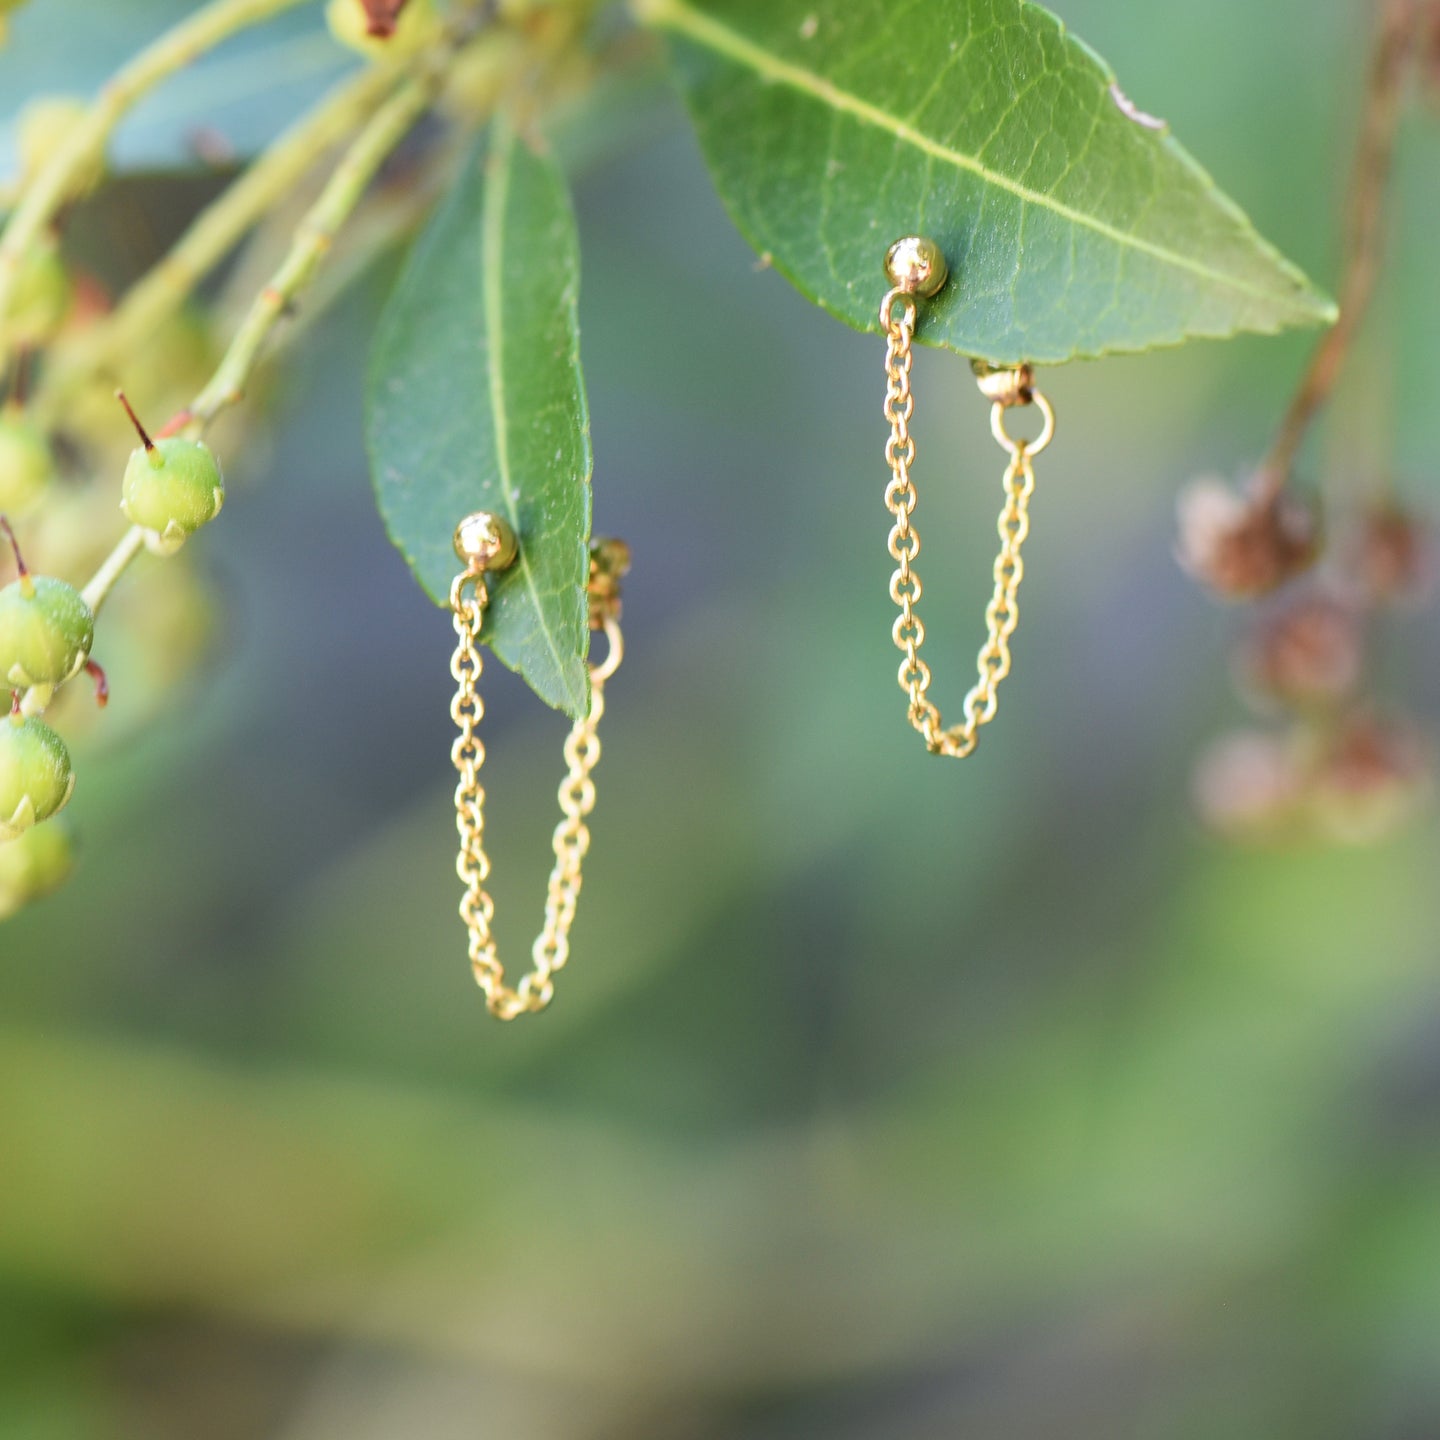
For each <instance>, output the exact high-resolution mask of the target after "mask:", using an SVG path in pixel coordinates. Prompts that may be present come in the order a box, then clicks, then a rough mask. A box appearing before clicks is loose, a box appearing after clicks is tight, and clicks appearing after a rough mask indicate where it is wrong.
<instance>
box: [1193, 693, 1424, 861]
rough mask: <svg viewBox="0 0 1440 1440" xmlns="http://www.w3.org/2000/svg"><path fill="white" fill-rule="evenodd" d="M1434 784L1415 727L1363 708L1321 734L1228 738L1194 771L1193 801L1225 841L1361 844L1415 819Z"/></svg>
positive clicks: (1245, 734) (1248, 733) (1242, 733)
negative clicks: (1302, 841)
mask: <svg viewBox="0 0 1440 1440" xmlns="http://www.w3.org/2000/svg"><path fill="white" fill-rule="evenodd" d="M1433 785H1434V769H1433V757H1432V755H1431V752H1430V749H1429V747H1428V746H1427V744H1426V742H1425V740H1424V738H1423V737H1422V736H1421V735H1420V733H1419V732H1418V731H1417V730H1416V729H1415V728H1414V727H1413V726H1412V725H1410V724H1409V723H1408V722H1407V721H1403V720H1397V719H1381V718H1379V717H1377V716H1375V715H1372V714H1368V713H1357V714H1354V715H1351V716H1348V717H1346V718H1345V719H1343V720H1342V721H1340V722H1338V723H1337V724H1335V725H1333V726H1329V727H1326V728H1324V729H1323V730H1318V731H1298V732H1294V733H1290V734H1278V735H1272V734H1266V733H1263V732H1259V731H1240V732H1236V733H1235V734H1232V735H1228V736H1225V737H1224V738H1222V739H1221V740H1219V741H1218V742H1216V744H1215V745H1214V746H1212V747H1211V749H1210V750H1209V752H1208V753H1207V754H1206V755H1205V756H1204V757H1203V758H1202V759H1201V762H1200V764H1199V765H1198V766H1197V767H1196V773H1195V801H1196V806H1197V808H1198V809H1199V811H1200V814H1201V817H1202V818H1203V819H1204V820H1205V821H1206V823H1207V824H1209V825H1210V826H1211V828H1212V829H1214V830H1216V831H1217V832H1219V833H1220V834H1222V835H1224V836H1225V837H1226V838H1228V839H1233V840H1247V841H1260V842H1272V843H1273V842H1282V841H1292V840H1303V839H1311V840H1323V841H1328V842H1332V843H1334V842H1339V843H1342V844H1348V845H1365V844H1372V843H1374V842H1376V841H1378V840H1382V839H1384V838H1385V837H1386V836H1388V835H1390V834H1392V833H1394V831H1395V830H1396V829H1398V828H1399V827H1400V826H1401V825H1403V824H1404V823H1405V822H1406V821H1408V820H1409V819H1411V817H1412V816H1413V815H1414V814H1415V813H1416V811H1417V810H1419V808H1420V807H1421V806H1422V805H1423V804H1424V803H1425V801H1426V799H1427V797H1428V795H1429V793H1430V792H1431V790H1432V789H1433Z"/></svg>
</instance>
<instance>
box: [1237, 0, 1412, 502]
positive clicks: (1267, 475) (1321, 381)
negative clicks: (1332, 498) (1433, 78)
mask: <svg viewBox="0 0 1440 1440" xmlns="http://www.w3.org/2000/svg"><path fill="white" fill-rule="evenodd" d="M1424 18H1425V10H1424V7H1423V6H1422V5H1421V4H1420V3H1418V0H1387V3H1386V4H1384V5H1383V6H1382V8H1381V10H1380V13H1379V18H1378V21H1377V30H1376V36H1375V41H1374V46H1373V49H1372V52H1371V59H1370V71H1369V81H1368V83H1367V86H1366V95H1365V107H1364V112H1363V115H1362V118H1361V124H1360V140H1359V145H1358V148H1357V151H1356V156H1355V168H1354V170H1353V172H1352V176H1351V181H1350V192H1349V201H1348V205H1347V214H1348V224H1347V226H1346V232H1345V250H1344V270H1343V277H1342V280H1341V284H1340V318H1339V319H1338V320H1337V321H1336V322H1335V324H1334V326H1333V327H1332V328H1331V329H1330V330H1329V331H1327V332H1326V334H1325V335H1324V336H1323V337H1322V338H1321V340H1320V343H1319V344H1318V345H1317V346H1316V347H1315V351H1314V353H1313V354H1312V355H1311V357H1310V363H1309V365H1308V366H1307V367H1306V370H1305V373H1304V375H1303V377H1302V378H1301V381H1300V386H1299V388H1298V389H1297V390H1296V392H1295V396H1294V398H1293V399H1292V400H1291V401H1290V405H1289V408H1288V409H1287V410H1286V412H1285V417H1284V419H1283V420H1282V421H1281V424H1280V430H1279V433H1278V435H1277V436H1276V438H1275V443H1274V445H1273V446H1272V447H1271V450H1270V453H1269V455H1268V456H1267V457H1266V459H1265V461H1264V463H1263V464H1262V465H1261V467H1260V470H1259V472H1258V474H1257V476H1256V492H1255V494H1256V503H1257V504H1261V505H1263V504H1267V503H1273V502H1274V501H1275V500H1277V499H1278V498H1279V496H1280V494H1281V492H1282V491H1283V490H1284V488H1285V485H1286V483H1287V482H1288V480H1289V477H1290V471H1291V469H1292V467H1293V466H1294V464H1295V457H1296V456H1297V455H1298V454H1299V451H1300V446H1301V444H1302V443H1303V442H1304V439H1305V436H1306V434H1307V432H1308V431H1309V428H1310V426H1311V424H1312V423H1313V422H1314V420H1315V417H1316V416H1317V415H1318V414H1319V413H1320V411H1321V410H1322V409H1323V408H1324V406H1325V404H1326V402H1327V401H1328V400H1329V398H1330V396H1331V393H1332V392H1333V391H1334V389H1335V385H1336V383H1337V382H1338V380H1339V378H1340V372H1341V369H1342V368H1343V366H1344V364H1345V360H1346V358H1347V356H1348V355H1349V353H1350V348H1351V346H1352V345H1353V343H1354V341H1355V336H1356V334H1357V332H1358V331H1359V329H1360V325H1361V322H1362V321H1363V320H1364V318H1365V312H1366V310H1367V309H1368V308H1369V305H1370V299H1371V296H1372V295H1373V294H1374V290H1375V281H1376V279H1377V277H1378V275H1379V271H1380V260H1381V251H1382V248H1383V241H1384V208H1385V192H1386V189H1387V185H1388V182H1389V179H1390V173H1391V170H1392V168H1393V164H1394V158H1395V134H1396V130H1397V129H1398V127H1399V119H1400V110H1401V100H1402V98H1403V93H1404V87H1405V79H1406V74H1407V69H1408V61H1409V60H1410V58H1411V56H1412V54H1413V53H1414V51H1415V49H1416V47H1417V46H1418V44H1419V43H1420V39H1421V29H1422V21H1423V19H1424Z"/></svg>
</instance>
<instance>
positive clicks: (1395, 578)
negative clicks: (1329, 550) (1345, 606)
mask: <svg viewBox="0 0 1440 1440" xmlns="http://www.w3.org/2000/svg"><path fill="white" fill-rule="evenodd" d="M1339 550H1340V553H1339V557H1338V569H1339V574H1340V581H1341V583H1342V584H1343V585H1345V586H1346V587H1347V589H1349V590H1350V591H1352V592H1353V593H1354V595H1355V597H1356V599H1357V601H1359V602H1360V603H1362V604H1368V605H1398V606H1402V607H1406V608H1409V607H1415V606H1419V605H1423V604H1424V603H1425V601H1426V600H1427V599H1429V597H1430V595H1431V593H1432V592H1433V589H1434V584H1435V570H1436V555H1435V544H1434V536H1433V534H1432V533H1431V531H1430V529H1429V527H1428V526H1427V525H1426V524H1425V523H1424V521H1423V520H1421V519H1420V518H1419V517H1418V516H1416V515H1415V514H1413V513H1412V512H1410V511H1407V510H1404V509H1402V508H1401V507H1400V506H1399V505H1396V504H1393V503H1387V504H1381V505H1377V506H1375V507H1373V508H1372V509H1369V510H1367V511H1366V512H1365V513H1364V514H1362V515H1361V516H1360V517H1359V519H1358V520H1357V522H1356V523H1355V524H1354V525H1353V526H1352V527H1350V528H1349V529H1348V531H1347V533H1346V535H1345V538H1344V540H1343V542H1342V544H1341V545H1340V547H1339Z"/></svg>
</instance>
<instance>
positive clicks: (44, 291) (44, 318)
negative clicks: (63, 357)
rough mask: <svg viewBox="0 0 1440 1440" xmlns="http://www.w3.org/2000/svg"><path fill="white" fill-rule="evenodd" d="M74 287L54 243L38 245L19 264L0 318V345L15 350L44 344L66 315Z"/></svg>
mask: <svg viewBox="0 0 1440 1440" xmlns="http://www.w3.org/2000/svg"><path fill="white" fill-rule="evenodd" d="M73 298H74V287H73V285H72V284H71V281H70V274H69V272H68V271H67V270H66V269H65V262H64V261H63V260H61V258H60V252H59V251H58V250H57V249H56V246H55V243H54V241H45V242H41V243H38V244H36V245H34V246H32V247H31V248H30V250H28V251H27V252H26V254H25V258H24V259H23V260H21V262H20V270H19V273H18V274H17V275H16V277H15V287H14V289H13V290H11V292H10V304H9V306H8V308H7V309H6V311H5V313H4V315H3V316H0V341H3V344H4V345H6V346H11V347H14V348H16V349H21V348H23V349H37V348H38V347H40V346H42V345H45V344H47V343H48V342H49V341H50V340H52V339H53V338H54V336H55V333H56V331H58V330H59V328H60V327H61V325H63V324H64V323H65V317H66V316H67V315H68V314H69V313H70V302H71V300H72V299H73Z"/></svg>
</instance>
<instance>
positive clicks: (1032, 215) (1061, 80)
mask: <svg viewBox="0 0 1440 1440" xmlns="http://www.w3.org/2000/svg"><path fill="white" fill-rule="evenodd" d="M633 3H634V5H635V8H636V10H637V13H638V14H639V16H640V18H641V19H642V20H644V21H646V22H647V23H650V24H653V25H656V26H659V27H661V28H663V29H665V30H667V31H668V32H669V33H670V35H671V36H672V38H673V42H674V44H673V50H674V56H675V60H676V64H677V68H678V71H679V75H680V78H681V83H682V87H683V89H684V91H685V94H686V98H687V101H688V103H689V107H690V111H691V115H692V117H693V119H694V121H695V124H696V128H697V129H698V131H699V135H700V142H701V145H702V147H703V149H704V151H705V154H706V157H707V159H708V161H709V164H710V168H711V170H712V172H713V174H714V178H715V183H716V185H717V187H718V189H719V191H720V195H721V197H722V199H723V200H724V202H725V204H726V205H727V207H728V208H729V210H730V213H731V215H732V216H733V217H734V219H735V221H736V223H737V224H738V225H739V227H740V229H741V230H742V231H743V232H744V233H745V235H746V237H747V238H748V239H749V240H750V242H751V244H752V245H754V246H755V248H756V249H757V250H758V251H760V253H761V254H762V255H763V256H765V257H766V258H768V259H771V260H773V262H774V264H775V266H776V268H777V269H779V270H780V271H781V272H782V273H784V274H785V275H786V276H788V277H789V279H791V280H792V281H793V282H794V283H795V285H796V286H798V287H799V289H800V290H801V291H802V292H803V293H804V294H805V295H806V296H808V297H809V298H810V299H812V300H814V301H816V302H817V303H818V304H820V305H822V306H824V307H825V308H826V309H827V310H829V311H830V312H831V313H833V314H834V315H836V316H838V317H839V318H840V319H841V320H844V321H845V322H846V323H848V324H850V325H854V326H856V327H857V328H860V329H866V330H878V329H879V320H878V310H879V303H880V297H881V295H882V294H883V293H884V290H885V282H884V278H883V276H882V274H881V261H882V259H883V257H884V254H885V250H886V248H887V247H888V245H889V243H890V242H891V241H892V240H894V239H896V238H898V237H899V236H901V235H906V234H924V235H928V236H930V237H931V238H932V239H934V240H935V241H937V242H938V243H939V244H940V246H941V248H942V249H943V250H944V251H945V254H946V257H947V259H948V260H949V262H950V267H951V273H952V276H954V278H953V279H952V281H951V283H950V284H949V285H948V286H947V287H946V288H945V290H944V291H942V292H941V294H940V295H939V296H938V297H937V298H936V299H935V300H934V301H932V302H928V303H927V304H926V306H925V308H924V314H923V319H922V321H921V333H922V335H923V337H924V338H925V339H927V340H928V341H930V342H931V343H932V344H937V345H944V346H948V347H949V348H951V349H954V350H958V351H961V352H962V353H964V354H967V355H977V356H981V357H983V358H984V359H986V360H990V361H993V362H996V363H999V364H1013V363H1015V362H1017V361H1020V360H1033V361H1044V362H1050V363H1054V362H1058V361H1062V360H1069V359H1074V358H1076V357H1080V356H1093V355H1101V354H1104V353H1106V352H1109V351H1117V350H1144V349H1149V348H1150V347H1152V346H1156V345H1173V344H1176V343H1178V342H1179V341H1182V340H1184V339H1187V338H1189V337H1191V336H1214V337H1220V336H1226V335H1232V334H1234V333H1236V332H1237V331H1241V330H1254V331H1261V332H1265V333H1269V332H1273V331H1276V330H1279V329H1282V328H1284V327H1286V326H1290V325H1313V324H1316V323H1318V322H1321V321H1332V320H1333V319H1334V318H1335V307H1334V305H1333V304H1332V303H1331V302H1330V301H1329V300H1328V299H1327V298H1326V297H1325V296H1323V295H1321V294H1320V293H1319V292H1318V291H1317V290H1315V288H1314V287H1313V286H1312V285H1311V284H1310V282H1309V281H1308V280H1306V278H1305V277H1304V276H1303V275H1302V274H1301V273H1300V271H1298V270H1297V269H1296V268H1295V267H1294V266H1293V265H1291V264H1290V263H1289V262H1288V261H1286V260H1285V259H1284V258H1283V257H1282V256H1281V255H1280V254H1279V253H1278V252H1277V251H1276V250H1275V249H1274V248H1273V247H1271V246H1270V245H1268V244H1267V243H1266V242H1265V241H1264V240H1262V239H1261V238H1260V236H1259V235H1257V234H1256V232H1255V230H1254V228H1253V227H1252V226H1251V224H1250V222H1249V221H1248V220H1247V219H1246V217H1245V216H1244V214H1243V213H1242V212H1241V211H1240V210H1239V208H1238V207H1237V206H1236V205H1235V204H1234V203H1233V202H1232V201H1231V200H1229V199H1228V198H1227V197H1226V196H1225V195H1223V194H1222V193H1221V192H1220V191H1219V190H1218V189H1217V188H1216V187H1215V184H1214V182H1213V181H1212V180H1211V179H1210V177H1209V176H1208V175H1207V174H1206V173H1205V172H1204V171H1203V170H1202V169H1201V168H1200V167H1199V166H1198V165H1197V164H1196V163H1195V161H1194V160H1192V159H1191V158H1190V156H1189V155H1188V154H1187V153H1186V152H1185V150H1184V149H1182V147H1181V146H1180V145H1179V144H1178V143H1177V142H1176V141H1175V140H1173V139H1171V137H1170V136H1169V134H1168V133H1166V128H1165V126H1164V125H1163V122H1160V121H1157V120H1154V119H1153V118H1152V117H1150V116H1148V115H1145V114H1143V113H1142V112H1140V111H1139V110H1137V109H1136V108H1135V107H1134V106H1133V105H1132V104H1131V103H1130V101H1129V100H1127V99H1126V97H1125V96H1124V95H1123V94H1122V93H1121V92H1120V90H1119V89H1118V87H1117V86H1116V84H1115V77H1114V74H1113V73H1112V72H1111V70H1110V69H1109V67H1108V66H1106V65H1105V64H1104V62H1103V61H1101V60H1100V59H1099V58H1098V57H1097V56H1096V55H1095V54H1094V52H1093V51H1091V50H1090V49H1088V48H1087V47H1086V46H1085V45H1083V44H1082V43H1081V42H1080V41H1078V40H1076V39H1074V38H1073V37H1071V36H1069V35H1067V34H1066V32H1065V28H1064V26H1063V25H1062V24H1061V23H1060V21H1059V20H1057V19H1056V18H1055V17H1054V16H1053V15H1051V14H1050V13H1049V12H1048V11H1046V10H1043V9H1041V8H1040V7H1039V6H1038V5H1032V4H1029V3H1027V0H923V3H921V0H633Z"/></svg>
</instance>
